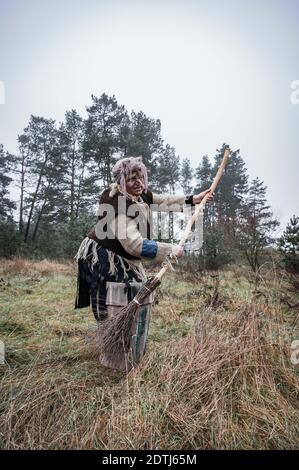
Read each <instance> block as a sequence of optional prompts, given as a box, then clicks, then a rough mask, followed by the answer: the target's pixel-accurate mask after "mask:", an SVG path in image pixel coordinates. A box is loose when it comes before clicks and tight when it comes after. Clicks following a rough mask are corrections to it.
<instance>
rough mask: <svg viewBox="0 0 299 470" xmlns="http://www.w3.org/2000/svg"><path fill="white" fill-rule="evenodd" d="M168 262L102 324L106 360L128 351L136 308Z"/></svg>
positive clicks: (222, 166)
mask: <svg viewBox="0 0 299 470" xmlns="http://www.w3.org/2000/svg"><path fill="white" fill-rule="evenodd" d="M230 153H231V151H230V149H229V147H227V148H226V149H225V151H224V155H223V158H222V161H221V164H220V166H219V168H218V171H217V174H216V176H215V178H214V181H213V183H212V185H211V187H210V191H211V192H214V191H215V189H216V187H217V185H218V183H219V181H220V178H221V176H222V174H223V172H224V169H225V166H226V164H227V161H228V158H229V156H230ZM208 197H209V193H207V194H206V195H205V196H204V198H203V200H202V201H201V202H200V204H198V205H197V206H196V209H195V211H194V214H193V216H192V217H191V219H190V220H189V222H188V224H187V225H186V228H185V230H184V233H183V235H182V238H181V240H180V242H179V245H180V246H183V245H184V244H185V242H186V240H187V239H188V237H189V236H190V234H191V230H192V226H193V224H194V223H195V221H196V220H197V218H198V217H199V215H200V213H201V212H202V210H203V208H204V206H205V204H206V202H207V199H208ZM170 266H171V265H170V263H163V264H162V268H161V270H160V271H159V272H158V274H157V275H156V276H155V277H152V278H150V279H148V280H147V281H146V283H145V284H144V286H143V287H142V288H141V289H140V291H139V292H138V293H137V295H136V296H135V297H134V298H133V300H131V302H130V303H129V304H128V305H127V306H126V307H124V308H123V309H122V310H121V311H120V312H119V313H118V314H117V315H116V316H114V317H113V318H112V319H111V320H109V322H108V321H107V323H106V325H102V328H103V330H102V331H103V332H102V341H101V350H102V351H103V352H104V353H105V356H106V358H107V359H108V360H110V359H111V360H113V361H115V360H121V359H122V358H123V357H124V354H126V353H128V351H129V348H130V332H131V328H132V324H133V321H134V318H135V315H136V313H137V311H138V309H139V308H140V307H141V305H142V302H143V301H144V299H145V298H146V297H147V296H148V295H149V294H150V293H151V292H153V291H154V290H155V289H156V288H157V287H158V286H159V285H160V284H161V279H162V277H163V276H164V274H165V273H166V271H167V270H168V269H169V267H170Z"/></svg>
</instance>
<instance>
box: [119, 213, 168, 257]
mask: <svg viewBox="0 0 299 470" xmlns="http://www.w3.org/2000/svg"><path fill="white" fill-rule="evenodd" d="M113 231H114V233H115V234H117V238H118V240H119V242H120V243H121V245H122V246H123V248H124V249H125V250H126V251H127V252H128V253H129V254H130V255H132V256H138V257H141V258H152V259H155V261H157V262H161V261H163V259H164V258H165V256H166V255H168V254H170V253H171V252H172V244H171V243H161V242H157V241H155V240H149V239H148V238H146V237H145V236H142V234H141V233H140V230H139V229H138V227H137V223H136V221H135V220H134V219H131V218H129V217H127V216H126V215H124V214H119V215H118V217H117V218H116V219H115V226H114V227H113Z"/></svg>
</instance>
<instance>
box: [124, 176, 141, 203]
mask: <svg viewBox="0 0 299 470" xmlns="http://www.w3.org/2000/svg"><path fill="white" fill-rule="evenodd" d="M126 190H127V193H129V194H131V195H132V196H135V197H136V196H140V195H141V193H142V191H143V190H144V177H143V176H142V174H141V172H140V171H134V172H133V173H132V174H131V175H130V176H128V177H127V178H126Z"/></svg>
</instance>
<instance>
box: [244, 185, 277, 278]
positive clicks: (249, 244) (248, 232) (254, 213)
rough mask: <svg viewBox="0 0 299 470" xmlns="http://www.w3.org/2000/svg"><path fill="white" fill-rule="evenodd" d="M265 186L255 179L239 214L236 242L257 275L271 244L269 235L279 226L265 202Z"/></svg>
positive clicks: (271, 239)
mask: <svg viewBox="0 0 299 470" xmlns="http://www.w3.org/2000/svg"><path fill="white" fill-rule="evenodd" d="M266 190H267V188H266V186H264V184H263V182H262V181H260V179H259V178H255V179H254V180H253V181H252V182H251V184H250V186H249V191H248V195H247V197H246V200H245V202H244V204H243V206H242V210H241V213H240V221H239V224H238V242H239V246H240V248H241V250H242V252H243V253H244V254H245V256H246V258H247V261H248V263H249V265H250V266H251V268H252V270H253V272H254V273H256V274H257V273H258V269H259V267H260V265H261V258H262V254H263V250H264V249H265V248H266V247H268V246H270V244H271V243H273V241H274V240H273V238H272V237H271V234H272V232H273V230H274V229H275V228H276V227H277V226H278V225H279V223H278V221H277V220H276V219H275V218H274V217H273V214H272V211H271V209H270V206H269V205H267V200H266Z"/></svg>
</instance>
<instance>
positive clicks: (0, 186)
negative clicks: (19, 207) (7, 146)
mask: <svg viewBox="0 0 299 470" xmlns="http://www.w3.org/2000/svg"><path fill="white" fill-rule="evenodd" d="M12 162H13V156H12V155H11V154H9V153H8V152H5V151H4V147H3V145H2V144H0V221H2V222H3V221H7V220H10V221H12V210H13V209H15V208H16V205H15V203H14V202H13V201H11V200H10V198H9V197H8V196H9V185H10V183H11V182H12V178H11V177H10V176H9V171H10V170H11V165H12Z"/></svg>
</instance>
